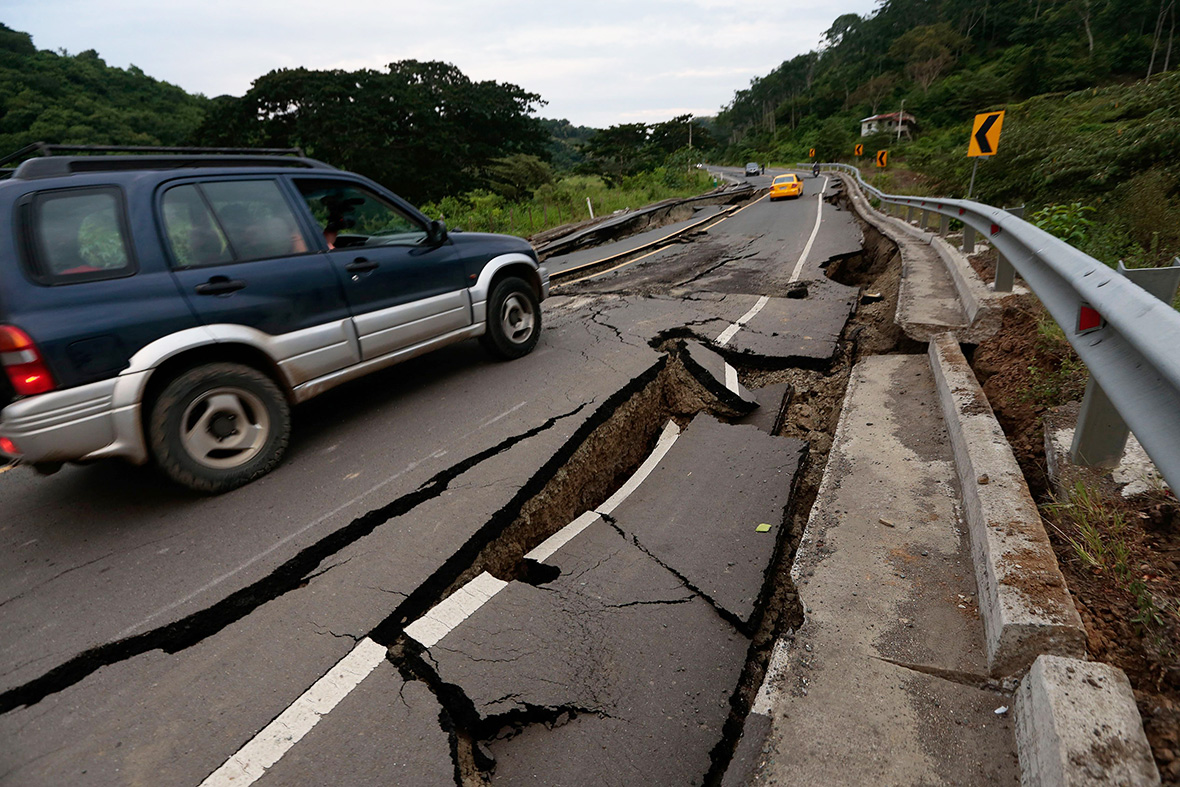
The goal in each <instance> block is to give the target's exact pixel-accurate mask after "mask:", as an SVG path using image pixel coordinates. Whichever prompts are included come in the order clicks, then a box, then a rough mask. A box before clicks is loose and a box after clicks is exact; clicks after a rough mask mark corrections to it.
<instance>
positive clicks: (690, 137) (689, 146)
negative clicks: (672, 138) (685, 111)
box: [688, 115, 692, 150]
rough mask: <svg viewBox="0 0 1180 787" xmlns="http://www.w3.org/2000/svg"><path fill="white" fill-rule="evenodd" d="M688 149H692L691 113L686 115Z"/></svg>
mask: <svg viewBox="0 0 1180 787" xmlns="http://www.w3.org/2000/svg"><path fill="white" fill-rule="evenodd" d="M688 149H689V150H692V115H689V116H688Z"/></svg>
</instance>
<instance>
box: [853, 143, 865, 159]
mask: <svg viewBox="0 0 1180 787" xmlns="http://www.w3.org/2000/svg"><path fill="white" fill-rule="evenodd" d="M864 154H865V146H864V145H857V146H856V147H854V148H853V149H852V155H854V156H863V155H864Z"/></svg>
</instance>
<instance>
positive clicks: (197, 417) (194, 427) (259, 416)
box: [148, 363, 291, 494]
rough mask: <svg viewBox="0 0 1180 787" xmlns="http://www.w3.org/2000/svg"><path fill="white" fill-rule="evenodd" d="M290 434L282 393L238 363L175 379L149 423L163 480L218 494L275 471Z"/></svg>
mask: <svg viewBox="0 0 1180 787" xmlns="http://www.w3.org/2000/svg"><path fill="white" fill-rule="evenodd" d="M290 434H291V412H290V408H289V407H288V405H287V399H286V397H285V396H283V392H282V391H280V390H279V387H278V386H277V385H276V384H275V382H274V381H273V380H272V379H271V378H270V377H268V376H266V375H265V374H263V373H261V372H259V371H258V370H256V369H253V368H251V367H249V366H242V365H240V364H234V363H214V364H207V365H205V366H198V367H195V368H193V369H190V370H188V371H187V372H184V373H183V374H180V375H178V376H177V377H175V378H173V379H172V381H171V382H169V383H168V385H167V386H165V388H164V390H163V391H162V392H161V393H160V395H159V397H157V398H156V401H155V404H154V405H153V406H152V411H151V418H150V420H149V422H148V439H149V442H150V444H151V450H152V455H153V457H154V458H155V460H156V464H157V465H158V466H159V467H160V469H161V470H163V472H164V474H165V475H167V476H168V477H169V478H171V479H172V480H173V481H176V482H177V483H179V484H182V485H184V486H187V487H189V488H190V489H195V490H197V491H198V492H207V493H213V494H219V493H221V492H228V491H229V490H231V489H236V488H237V487H239V486H242V485H243V484H248V483H249V482H251V481H253V480H254V479H256V478H258V477H259V476H262V475H265V474H266V473H269V472H270V471H271V470H272V469H273V468H274V467H275V465H277V464H278V463H279V460H280V459H281V458H282V456H283V452H284V451H286V449H287V441H288V438H289V437H290Z"/></svg>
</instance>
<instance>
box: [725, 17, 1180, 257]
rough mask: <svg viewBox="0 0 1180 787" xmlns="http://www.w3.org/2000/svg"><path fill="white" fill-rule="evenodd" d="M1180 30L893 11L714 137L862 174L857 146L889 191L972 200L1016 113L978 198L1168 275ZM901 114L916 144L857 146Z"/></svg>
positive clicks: (795, 74) (814, 58)
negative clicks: (972, 137)
mask: <svg viewBox="0 0 1180 787" xmlns="http://www.w3.org/2000/svg"><path fill="white" fill-rule="evenodd" d="M1176 17H1177V8H1176V3H1174V2H1173V1H1172V0H1162V1H1161V0H1000V1H999V2H996V1H995V0H983V2H967V1H966V0H885V2H883V3H882V4H881V5H880V7H879V8H878V10H877V11H876V12H875V13H873V14H871V15H869V16H867V17H860V16H857V15H855V14H846V15H844V16H840V17H838V18H837V19H836V20H835V22H834V23H833V24H832V26H831V27H830V28H829V29H828V30H827V31H826V32H825V34H824V37H823V41H822V43H821V47H820V48H819V49H818V50H817V51H813V52H808V53H805V54H802V55H799V56H797V57H795V58H792V59H791V60H789V61H786V62H784V63H782V64H781V65H780V66H779V67H778V68H777V69H775V70H774V71H772V72H771V73H769V74H767V75H766V76H764V77H760V78H758V79H755V80H754V81H753V82H752V83H751V85H750V87H749V88H747V89H745V90H740V91H738V92H737V93H736V95H735V96H734V99H733V101H732V102H731V103H730V104H729V105H728V106H727V107H726V108H725V109H724V110H723V111H722V112H721V113H720V114H719V115H718V117H717V118H716V120H715V122H714V124H713V132H714V134H715V135H716V137H717V138H718V139H719V140H721V141H722V148H721V157H722V158H723V159H724V160H726V161H728V162H730V163H734V164H738V163H741V162H743V161H751V160H758V161H765V160H773V161H779V162H791V163H793V162H796V161H802V160H804V159H806V158H807V154H808V152H809V149H811V148H816V149H817V150H816V153H817V158H818V159H819V160H821V161H853V157H852V148H853V145H854V144H856V143H858V142H862V143H864V144H865V156H866V158H865V159H864V160H862V162H861V163H864V164H868V163H870V162H871V159H869V158H868V156H871V155H872V154H873V153H875V152H876V151H877V150H879V149H882V148H888V149H890V150H891V158H890V173H889V174H886V175H885V176H884V178H883V182H882V185H883V186H886V187H889V186H892V187H894V188H896V189H898V190H908V191H913V192H916V193H929V194H942V195H946V196H965V194H966V192H967V186H968V181H969V179H970V172H971V165H972V163H973V162H972V161H971V160H970V159H968V158H967V157H966V148H967V138H968V135H969V133H970V130H971V121H972V118H973V117H974V115H975V114H977V113H979V112H984V111H989V110H996V109H1005V110H1007V115H1006V117H1005V120H1004V126H1003V133H1002V136H1001V141H1000V145H999V150H998V152H997V155H995V156H993V157H991V158H990V159H989V160H986V161H984V162H983V163H982V164H981V166H980V170H979V176H978V179H977V181H976V188H975V194H974V196H975V198H977V199H981V200H983V201H986V202H990V203H992V204H1003V205H1013V204H1027V205H1028V206H1029V213H1030V215H1031V214H1032V213H1035V212H1036V211H1038V210H1041V209H1043V208H1046V207H1047V206H1060V207H1058V208H1055V210H1056V211H1057V213H1058V214H1061V213H1062V212H1066V213H1068V215H1069V216H1070V217H1071V218H1070V219H1069V220H1068V221H1066V222H1064V223H1065V225H1066V226H1067V227H1068V229H1069V233H1070V234H1071V235H1072V236H1073V238H1072V239H1073V241H1074V242H1076V243H1077V244H1078V245H1081V246H1082V247H1083V248H1084V249H1085V250H1087V251H1089V252H1090V253H1091V254H1094V256H1097V257H1099V258H1101V259H1103V260H1104V261H1106V262H1109V263H1113V262H1114V261H1115V260H1116V259H1118V258H1120V257H1123V258H1126V259H1128V260H1129V261H1131V262H1133V263H1135V264H1149V263H1159V262H1166V261H1168V260H1170V259H1171V257H1172V256H1174V255H1176V254H1177V253H1180V229H1176V228H1178V227H1180V162H1178V161H1177V159H1176V156H1175V153H1176V151H1178V150H1180V73H1178V72H1177V71H1176V70H1175V68H1176V66H1177V65H1178V64H1180V63H1178V61H1180V45H1177V46H1176V47H1175V48H1174V47H1173V44H1174V43H1177V42H1175V40H1174V39H1175V36H1174V28H1175V22H1176V21H1177V20H1176ZM903 102H904V111H905V112H906V113H907V114H912V115H914V116H915V117H916V118H917V124H918V125H917V133H916V134H915V136H914V139H913V140H912V141H911V140H908V139H905V138H904V137H903V138H902V139H901V140H898V139H896V138H895V137H893V136H892V135H889V134H877V135H873V136H870V137H866V138H861V137H860V125H859V121H860V119H862V118H864V117H867V116H870V115H874V114H877V113H884V112H897V111H898V110H899V109H900V108H901V107H902V104H903ZM898 169H900V170H902V172H897V170H898ZM907 171H908V172H907ZM903 172H904V173H906V174H904V175H903V174H902V173H903ZM1089 208H1094V210H1088V209H1089Z"/></svg>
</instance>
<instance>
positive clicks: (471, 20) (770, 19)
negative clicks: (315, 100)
mask: <svg viewBox="0 0 1180 787" xmlns="http://www.w3.org/2000/svg"><path fill="white" fill-rule="evenodd" d="M874 5H875V2H874V0H838V2H836V3H832V2H826V1H825V0H777V1H776V0H744V1H741V2H739V1H738V0H596V1H595V2H571V0H548V2H545V1H540V2H538V1H537V0H436V2H429V0H427V2H421V1H419V2H408V1H407V0H384V1H383V2H382V1H380V0H352V2H308V1H307V0H285V1H284V2H278V1H277V0H200V2H188V1H184V0H0V21H2V22H4V24H6V25H8V26H9V27H11V28H14V29H16V30H21V31H23V32H26V33H30V34H32V36H33V43H34V44H35V45H36V46H37V47H38V48H40V49H52V50H61V49H63V48H64V49H65V50H66V51H68V52H69V53H70V54H77V53H78V52H82V51H85V50H87V49H95V50H97V51H98V53H99V55H100V56H101V57H102V58H103V59H104V60H105V61H106V62H107V63H108V64H109V65H112V66H119V67H123V68H125V67H127V66H129V65H132V64H134V65H136V66H138V67H139V68H141V69H142V70H143V71H144V72H145V73H147V74H148V75H149V76H152V77H155V78H156V79H162V80H164V81H166V82H171V83H173V84H176V85H179V86H180V87H182V88H184V89H185V90H187V91H189V92H190V93H204V94H205V95H207V96H210V97H212V96H217V95H221V94H223V93H229V94H231V95H235V96H240V95H242V94H243V93H245V92H246V90H248V89H249V88H250V84H251V82H252V81H253V80H255V79H257V78H258V77H259V76H262V75H263V74H265V73H267V72H268V71H271V70H273V69H277V68H295V67H299V66H304V67H306V68H312V69H331V68H343V69H359V68H382V67H384V66H385V65H386V64H388V63H390V62H393V61H395V60H406V59H417V60H442V61H446V62H449V63H454V64H455V65H456V66H458V67H459V69H460V70H462V71H463V73H465V74H466V75H467V76H468V77H470V78H471V79H475V80H486V79H491V80H495V81H498V82H511V83H514V84H517V85H520V86H521V87H523V88H524V89H525V90H528V91H530V92H533V93H539V94H540V95H541V97H542V98H543V99H545V101H547V102H548V105H547V106H545V107H544V108H542V110H541V111H540V113H539V114H540V115H541V116H542V117H551V118H566V119H568V120H570V121H571V122H572V123H574V124H577V125H586V126H593V127H596V128H604V127H606V126H609V125H613V124H616V123H635V122H645V123H653V122H659V121H663V120H667V119H669V118H671V117H675V116H676V115H681V114H685V113H692V114H694V115H712V114H716V112H717V111H718V110H719V109H720V108H721V107H722V106H723V105H725V104H727V103H728V102H729V101H730V100H731V99H732V98H733V94H734V92H735V91H736V90H739V89H741V88H744V87H746V86H747V85H749V83H750V80H751V78H753V77H756V76H762V75H764V74H766V73H768V72H769V71H770V70H771V69H773V68H775V67H776V66H777V65H778V64H779V63H781V62H782V61H784V60H789V59H790V58H792V57H794V56H795V55H797V54H800V53H802V52H806V51H808V50H811V49H815V48H816V46H817V44H818V42H819V38H820V35H821V34H822V33H823V31H824V30H826V29H827V28H828V27H829V26H830V25H831V23H832V21H833V20H834V19H835V18H836V17H837V16H839V15H840V14H843V13H859V14H862V15H864V14H867V13H870V12H871V11H872V9H873V7H874Z"/></svg>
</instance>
